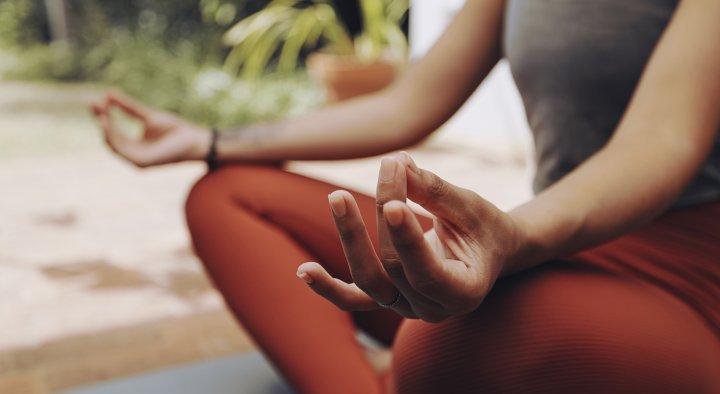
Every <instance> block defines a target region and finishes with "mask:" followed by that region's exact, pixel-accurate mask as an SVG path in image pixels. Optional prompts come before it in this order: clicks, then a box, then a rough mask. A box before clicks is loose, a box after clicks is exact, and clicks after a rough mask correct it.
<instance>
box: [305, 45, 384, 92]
mask: <svg viewBox="0 0 720 394" xmlns="http://www.w3.org/2000/svg"><path fill="white" fill-rule="evenodd" d="M306 64H307V68H308V72H309V73H310V76H311V77H312V78H313V79H314V80H315V81H317V82H318V83H319V84H320V85H322V86H323V88H324V89H325V92H326V97H327V100H328V101H330V102H332V101H340V100H345V99H348V98H350V97H355V96H359V95H362V94H367V93H371V92H375V91H378V90H380V89H382V88H384V87H386V86H388V85H389V84H390V83H391V82H392V81H393V79H395V75H396V73H397V66H396V65H395V64H393V63H391V62H389V61H385V60H377V61H375V62H372V63H363V62H361V61H360V60H358V59H356V58H354V57H352V56H337V55H330V54H326V53H313V54H311V55H310V56H308V59H307V62H306Z"/></svg>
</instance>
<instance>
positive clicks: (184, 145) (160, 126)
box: [91, 93, 210, 167]
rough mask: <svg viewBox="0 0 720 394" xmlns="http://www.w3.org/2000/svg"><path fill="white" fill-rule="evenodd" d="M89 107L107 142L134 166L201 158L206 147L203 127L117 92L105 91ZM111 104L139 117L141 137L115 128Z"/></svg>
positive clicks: (207, 143) (207, 140)
mask: <svg viewBox="0 0 720 394" xmlns="http://www.w3.org/2000/svg"><path fill="white" fill-rule="evenodd" d="M91 108H92V113H93V115H95V117H96V119H97V120H98V122H99V124H100V128H101V129H102V131H103V136H104V137H105V142H106V143H107V144H108V146H109V147H110V148H111V149H112V150H113V151H114V152H115V153H117V154H118V155H120V156H121V157H123V158H125V159H126V160H128V161H130V162H131V163H133V164H135V165H137V166H138V167H148V166H153V165H159V164H168V163H175V162H179V161H185V160H201V159H203V158H204V157H205V155H206V154H207V150H208V149H209V145H210V133H209V131H208V130H207V129H204V128H202V127H200V126H198V125H195V124H193V123H191V122H188V121H186V120H185V119H182V118H181V117H179V116H177V115H175V114H172V113H170V112H165V111H160V110H157V109H154V108H150V107H147V106H145V105H142V104H140V103H138V102H136V101H134V100H132V99H130V98H128V97H125V96H123V95H120V94H118V93H108V94H107V95H106V96H105V99H104V100H102V101H98V102H95V103H93V104H92V105H91ZM112 108H118V109H120V110H121V111H122V112H124V113H125V114H126V115H128V116H130V117H131V118H133V119H135V120H137V121H139V122H140V123H141V124H142V127H143V133H142V137H141V138H138V139H135V138H131V137H129V136H127V135H126V134H124V133H123V132H122V131H121V130H119V128H118V127H117V125H116V124H115V123H114V122H113V119H112V117H111V116H110V110H111V109H112Z"/></svg>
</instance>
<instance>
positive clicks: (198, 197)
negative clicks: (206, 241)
mask: <svg viewBox="0 0 720 394" xmlns="http://www.w3.org/2000/svg"><path fill="white" fill-rule="evenodd" d="M219 178H220V177H219V176H218V175H217V172H211V173H208V174H206V175H204V176H203V177H201V178H200V179H198V180H197V182H195V184H194V185H193V186H192V187H191V188H190V191H189V192H188V195H187V197H186V199H185V220H186V222H187V225H188V228H189V229H190V232H191V233H193V232H194V230H195V229H196V228H197V226H198V225H199V224H200V223H201V222H202V221H203V219H204V218H206V217H207V216H208V213H209V211H211V210H212V208H213V206H216V205H217V203H218V202H219V201H220V200H221V199H223V198H225V197H226V191H225V190H224V188H223V187H222V182H221V180H220V179H219Z"/></svg>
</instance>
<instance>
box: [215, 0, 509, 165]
mask: <svg viewBox="0 0 720 394" xmlns="http://www.w3.org/2000/svg"><path fill="white" fill-rule="evenodd" d="M503 10H504V1H503V0H484V1H470V2H468V3H467V4H466V5H465V7H463V9H462V10H461V11H460V12H459V13H458V15H457V16H456V17H455V19H454V20H453V22H452V23H451V24H450V26H449V27H448V29H447V30H446V31H445V33H444V34H443V35H442V36H441V37H440V38H439V39H438V41H437V42H436V44H435V45H434V46H433V48H432V49H431V50H430V51H429V52H428V53H427V55H426V56H424V57H423V58H422V59H421V60H420V61H418V62H417V63H415V64H413V65H412V66H411V67H409V68H408V70H407V71H406V72H405V73H403V75H402V77H401V78H399V79H398V81H397V82H395V83H394V84H393V85H392V86H391V87H390V88H388V89H386V90H384V91H382V92H379V93H375V94H372V95H369V96H364V97H360V98H357V99H354V100H350V101H348V102H343V103H340V104H336V105H333V106H330V107H327V108H324V109H322V110H320V111H318V112H316V113H313V114H309V115H305V116H301V117H298V118H294V119H288V120H283V121H280V122H276V123H266V124H259V125H252V126H248V127H245V128H240V129H237V130H229V131H228V132H227V133H225V134H224V135H223V137H222V138H221V140H220V141H219V145H218V157H219V159H220V160H221V161H222V160H250V161H278V160H293V159H295V160H326V159H348V158H354V157H363V156H370V155H377V154H381V153H385V152H389V151H392V150H396V149H399V148H403V147H406V146H408V145H411V144H414V143H416V142H418V141H420V140H421V139H423V138H424V137H426V136H427V135H428V134H430V133H431V132H433V131H434V130H435V129H436V128H437V127H439V126H440V125H441V124H442V123H444V122H445V121H446V120H447V119H448V118H449V117H450V116H452V114H453V113H455V111H456V110H457V109H458V108H459V107H460V106H461V105H462V104H463V103H464V102H465V100H466V99H467V97H469V96H470V94H472V92H473V91H474V90H475V89H476V87H477V86H478V85H479V84H480V82H481V81H482V80H483V79H484V78H485V76H486V75H487V74H488V73H489V72H490V70H491V69H492V68H493V66H494V65H495V64H496V63H497V61H498V60H499V59H500V53H501V45H500V43H501V40H500V37H501V31H502V20H503Z"/></svg>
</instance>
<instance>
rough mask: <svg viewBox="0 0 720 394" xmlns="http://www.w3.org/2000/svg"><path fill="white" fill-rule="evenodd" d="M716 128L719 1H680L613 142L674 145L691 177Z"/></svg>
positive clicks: (719, 118)
mask: <svg viewBox="0 0 720 394" xmlns="http://www.w3.org/2000/svg"><path fill="white" fill-rule="evenodd" d="M719 127H720V1H717V0H684V1H682V2H681V3H680V5H679V6H678V9H677V10H676V12H675V15H674V16H673V18H672V20H671V22H670V24H669V25H668V27H667V29H666V31H665V33H664V34H663V36H662V38H661V39H660V42H659V43H658V45H657V47H656V49H655V51H654V52H653V54H652V56H651V58H650V61H649V62H648V65H647V67H646V69H645V71H644V73H643V76H642V78H641V80H640V83H639V84H638V87H637V89H636V91H635V94H634V96H633V98H632V100H631V102H630V105H629V106H628V109H627V111H626V113H625V116H624V118H623V120H622V122H621V124H620V126H619V127H618V130H617V132H616V134H615V137H614V138H613V142H616V143H623V144H624V143H627V142H636V143H639V144H647V143H648V142H650V141H654V142H655V143H661V144H666V145H672V146H675V147H677V148H678V149H682V150H683V151H684V152H687V153H688V158H689V159H691V160H687V161H686V162H687V165H688V166H689V167H693V166H694V168H688V170H692V171H691V174H692V173H694V172H695V171H696V170H697V168H698V167H699V166H700V165H701V163H702V162H703V161H704V159H705V157H706V156H707V154H709V151H710V149H711V147H712V142H713V139H714V138H715V135H716V133H717V130H718V128H719ZM645 146H647V145H645ZM687 181H689V179H687Z"/></svg>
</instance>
